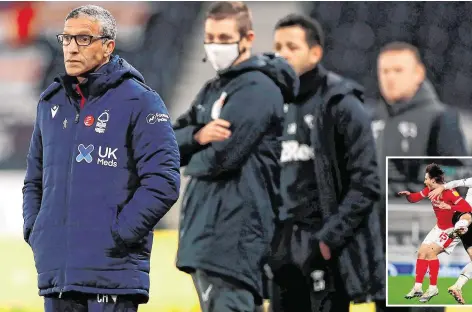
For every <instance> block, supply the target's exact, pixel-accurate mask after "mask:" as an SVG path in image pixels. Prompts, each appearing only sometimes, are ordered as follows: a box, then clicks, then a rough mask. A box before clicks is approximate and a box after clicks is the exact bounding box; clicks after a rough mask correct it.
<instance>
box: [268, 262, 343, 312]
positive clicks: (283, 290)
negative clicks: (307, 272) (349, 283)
mask: <svg viewBox="0 0 472 312" xmlns="http://www.w3.org/2000/svg"><path fill="white" fill-rule="evenodd" d="M319 272H323V275H324V276H322V275H321V274H319ZM291 273H292V274H291V276H292V279H291V280H290V282H286V283H283V284H282V285H278V284H277V283H272V294H271V297H272V300H271V304H270V306H271V312H291V311H297V312H349V305H350V299H349V297H348V296H347V294H346V293H345V292H344V290H343V289H344V288H343V286H342V284H341V283H339V282H338V281H337V279H338V277H336V276H332V277H327V276H326V274H331V273H330V272H329V271H318V273H317V271H314V272H313V273H314V274H312V275H311V276H308V277H307V276H304V275H303V274H301V272H300V271H297V270H293V271H292V272H291ZM335 275H336V274H335ZM325 278H334V281H335V284H334V286H335V287H334V288H331V287H329V288H327V287H322V285H323V284H325V283H326V280H325ZM336 286H339V287H338V288H337V289H336Z"/></svg>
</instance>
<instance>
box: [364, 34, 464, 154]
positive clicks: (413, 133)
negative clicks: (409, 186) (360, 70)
mask: <svg viewBox="0 0 472 312" xmlns="http://www.w3.org/2000/svg"><path fill="white" fill-rule="evenodd" d="M377 73H378V79H379V85H380V92H381V94H382V97H383V100H382V102H381V103H379V105H378V107H377V111H376V115H375V118H374V122H373V125H372V128H373V131H374V135H375V137H376V138H377V151H378V154H379V157H380V158H381V159H384V158H385V157H386V156H426V155H427V156H465V155H467V149H466V147H465V140H464V136H463V134H462V131H461V128H460V124H459V118H458V114H457V112H456V111H455V110H453V109H452V108H451V107H448V106H446V105H444V104H443V103H441V102H440V100H439V99H438V96H437V94H436V92H435V90H434V89H433V86H432V84H431V83H430V82H429V81H428V80H426V69H425V67H424V65H423V62H422V61H421V58H420V54H419V51H418V49H417V48H416V47H414V46H412V45H410V44H408V43H404V42H393V43H390V44H388V45H386V46H385V47H384V48H383V49H382V50H381V51H380V54H379V58H378V63H377Z"/></svg>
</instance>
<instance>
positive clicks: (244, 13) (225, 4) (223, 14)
mask: <svg viewBox="0 0 472 312" xmlns="http://www.w3.org/2000/svg"><path fill="white" fill-rule="evenodd" d="M209 18H211V19H214V20H222V19H226V18H235V19H236V23H237V24H238V31H239V34H240V35H241V36H245V35H246V34H247V33H248V31H250V30H252V16H251V12H250V11H249V8H248V7H247V5H246V4H244V3H243V2H240V1H219V2H215V3H213V4H212V5H211V6H210V8H209V9H208V12H207V14H206V19H209Z"/></svg>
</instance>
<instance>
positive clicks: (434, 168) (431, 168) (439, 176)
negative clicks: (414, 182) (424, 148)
mask: <svg viewBox="0 0 472 312" xmlns="http://www.w3.org/2000/svg"><path fill="white" fill-rule="evenodd" d="M425 171H426V173H427V174H428V175H429V178H430V179H433V180H434V181H436V182H437V183H440V184H443V183H444V171H443V170H442V169H441V167H440V166H439V165H438V164H435V163H431V164H429V165H427V166H426V170H425Z"/></svg>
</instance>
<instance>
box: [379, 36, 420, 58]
mask: <svg viewBox="0 0 472 312" xmlns="http://www.w3.org/2000/svg"><path fill="white" fill-rule="evenodd" d="M391 51H409V52H411V53H412V54H413V56H414V57H415V59H416V61H417V62H418V63H420V64H423V61H422V60H421V54H420V50H418V48H417V47H415V46H414V45H412V44H410V43H408V42H404V41H394V42H390V43H388V44H386V45H385V46H383V48H382V49H380V53H379V55H380V54H382V53H384V52H391Z"/></svg>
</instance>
